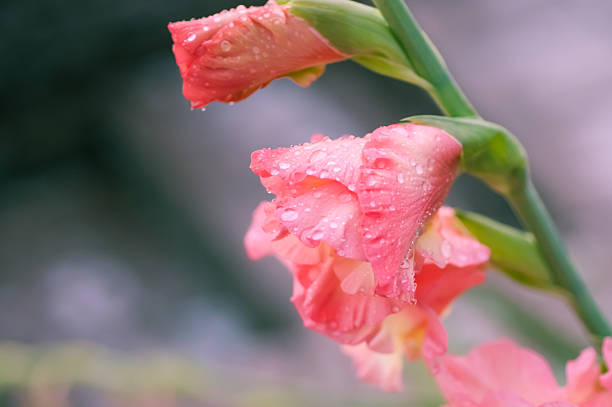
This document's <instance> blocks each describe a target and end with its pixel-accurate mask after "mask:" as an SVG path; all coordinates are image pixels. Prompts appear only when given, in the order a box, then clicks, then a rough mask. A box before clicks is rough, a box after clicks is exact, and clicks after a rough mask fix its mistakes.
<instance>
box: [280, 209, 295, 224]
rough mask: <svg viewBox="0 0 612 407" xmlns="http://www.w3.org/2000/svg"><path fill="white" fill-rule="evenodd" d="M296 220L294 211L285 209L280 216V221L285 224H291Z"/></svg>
mask: <svg viewBox="0 0 612 407" xmlns="http://www.w3.org/2000/svg"><path fill="white" fill-rule="evenodd" d="M297 218H298V213H297V212H296V211H295V210H294V209H286V210H285V211H284V212H283V213H282V214H281V219H282V220H284V221H285V222H291V221H293V220H296V219H297Z"/></svg>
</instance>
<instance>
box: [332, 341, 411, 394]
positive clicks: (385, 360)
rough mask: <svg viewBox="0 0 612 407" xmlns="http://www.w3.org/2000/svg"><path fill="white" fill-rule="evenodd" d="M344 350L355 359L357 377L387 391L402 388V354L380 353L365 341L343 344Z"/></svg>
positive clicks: (395, 390)
mask: <svg viewBox="0 0 612 407" xmlns="http://www.w3.org/2000/svg"><path fill="white" fill-rule="evenodd" d="M342 351H343V352H344V353H346V354H347V355H349V356H350V357H351V358H352V359H353V363H354V365H355V370H356V371H357V377H359V378H360V379H361V380H363V381H365V382H368V383H371V384H373V385H375V386H378V387H380V388H381V389H383V390H385V391H393V392H397V391H401V390H402V354H401V353H379V352H375V351H373V350H371V349H370V348H368V346H367V345H366V344H365V343H362V344H359V345H355V346H348V345H344V346H342Z"/></svg>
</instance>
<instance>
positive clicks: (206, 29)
mask: <svg viewBox="0 0 612 407" xmlns="http://www.w3.org/2000/svg"><path fill="white" fill-rule="evenodd" d="M202 30H204V32H207V31H210V27H209V26H207V25H205V26H204V27H202Z"/></svg>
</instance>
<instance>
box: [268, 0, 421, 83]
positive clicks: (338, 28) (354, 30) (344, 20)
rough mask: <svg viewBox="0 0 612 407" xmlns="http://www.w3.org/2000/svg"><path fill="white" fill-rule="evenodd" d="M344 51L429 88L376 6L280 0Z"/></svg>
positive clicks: (360, 61) (374, 67)
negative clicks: (416, 71)
mask: <svg viewBox="0 0 612 407" xmlns="http://www.w3.org/2000/svg"><path fill="white" fill-rule="evenodd" d="M277 3H279V4H285V5H288V6H289V11H290V13H291V14H293V15H295V16H297V17H300V18H302V19H304V20H306V21H307V22H308V24H310V25H311V26H312V27H313V28H314V29H315V30H317V32H319V34H321V35H322V36H323V37H325V38H326V39H327V40H328V41H329V43H330V44H331V45H332V46H333V47H334V48H336V49H337V50H338V51H340V52H342V53H343V54H346V55H348V56H349V57H350V58H352V59H353V60H354V61H355V62H357V63H358V64H360V65H363V66H365V67H366V68H368V69H370V70H372V71H374V72H376V73H379V74H382V75H386V76H390V77H392V78H395V79H399V80H402V81H406V82H410V83H413V84H415V85H418V86H421V87H423V88H425V89H430V88H431V85H430V84H429V82H427V81H426V80H424V79H423V78H421V77H420V76H419V75H417V74H416V73H415V72H414V69H413V66H412V63H411V62H410V60H409V59H408V57H407V56H406V54H405V53H404V50H403V49H402V46H401V45H400V43H399V42H398V41H397V38H396V37H395V36H394V35H393V33H392V32H391V29H390V28H389V25H388V24H387V22H386V21H385V19H384V18H383V17H382V15H381V14H380V12H379V11H378V10H377V9H376V8H375V7H370V6H366V5H364V4H361V3H357V2H355V1H350V0H281V1H277Z"/></svg>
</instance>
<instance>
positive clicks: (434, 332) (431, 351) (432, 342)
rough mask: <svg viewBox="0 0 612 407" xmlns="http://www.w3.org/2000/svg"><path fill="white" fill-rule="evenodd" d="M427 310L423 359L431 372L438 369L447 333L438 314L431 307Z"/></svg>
mask: <svg viewBox="0 0 612 407" xmlns="http://www.w3.org/2000/svg"><path fill="white" fill-rule="evenodd" d="M425 310H426V312H427V328H426V330H425V338H424V339H423V347H422V353H423V359H425V363H426V364H427V366H428V367H429V369H430V370H431V372H432V373H433V374H436V373H437V372H438V371H439V370H440V363H439V359H440V357H442V356H444V354H445V353H446V349H447V347H448V334H447V333H446V329H444V326H443V325H442V322H440V318H439V317H438V314H436V313H435V312H434V311H433V310H432V309H431V308H425Z"/></svg>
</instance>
